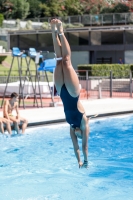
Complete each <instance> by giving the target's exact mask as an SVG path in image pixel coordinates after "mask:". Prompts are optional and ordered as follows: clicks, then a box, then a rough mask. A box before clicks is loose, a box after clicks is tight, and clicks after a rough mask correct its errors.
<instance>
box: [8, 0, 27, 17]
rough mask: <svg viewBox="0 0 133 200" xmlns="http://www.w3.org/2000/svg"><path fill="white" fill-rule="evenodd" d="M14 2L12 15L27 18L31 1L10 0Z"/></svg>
mask: <svg viewBox="0 0 133 200" xmlns="http://www.w3.org/2000/svg"><path fill="white" fill-rule="evenodd" d="M10 2H11V3H12V4H13V9H12V17H13V18H14V19H17V18H19V19H25V18H26V17H27V16H28V14H29V8H30V7H29V3H28V2H27V0H10Z"/></svg>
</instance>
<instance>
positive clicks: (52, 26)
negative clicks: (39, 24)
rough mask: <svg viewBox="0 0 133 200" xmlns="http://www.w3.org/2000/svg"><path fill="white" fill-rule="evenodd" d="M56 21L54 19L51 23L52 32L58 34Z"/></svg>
mask: <svg viewBox="0 0 133 200" xmlns="http://www.w3.org/2000/svg"><path fill="white" fill-rule="evenodd" d="M56 21H57V20H56V19H52V20H51V22H50V25H51V30H52V32H57V27H56V23H57V22H56Z"/></svg>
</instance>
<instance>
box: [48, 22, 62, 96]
mask: <svg viewBox="0 0 133 200" xmlns="http://www.w3.org/2000/svg"><path fill="white" fill-rule="evenodd" d="M51 29H52V37H53V44H54V50H55V53H56V56H57V58H60V57H62V53H61V43H60V40H59V38H58V33H57V31H56V19H53V20H52V21H51ZM54 81H55V86H56V90H57V92H58V93H59V94H60V91H61V87H62V85H63V83H64V81H63V71H62V60H57V63H56V68H55V71H54Z"/></svg>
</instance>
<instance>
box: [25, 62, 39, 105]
mask: <svg viewBox="0 0 133 200" xmlns="http://www.w3.org/2000/svg"><path fill="white" fill-rule="evenodd" d="M25 60H26V63H27V72H29V78H30V81H31V84H32V89H33V92H34V103H35V100H36V104H37V107H38V101H37V97H36V91H35V88H34V85H33V81H32V74H31V72H30V69H29V66H30V61H31V58H30V60H29V62H28V61H27V59H26V58H25Z"/></svg>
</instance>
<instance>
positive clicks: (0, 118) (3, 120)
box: [0, 117, 12, 135]
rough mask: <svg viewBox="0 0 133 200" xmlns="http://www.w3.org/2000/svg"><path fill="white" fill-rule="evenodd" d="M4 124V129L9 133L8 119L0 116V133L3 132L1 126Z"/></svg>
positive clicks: (10, 132)
mask: <svg viewBox="0 0 133 200" xmlns="http://www.w3.org/2000/svg"><path fill="white" fill-rule="evenodd" d="M4 124H5V125H6V129H7V131H8V133H9V134H10V135H11V134H12V131H11V125H10V120H8V119H5V118H3V117H0V132H1V133H2V134H4V127H3V125H4Z"/></svg>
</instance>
